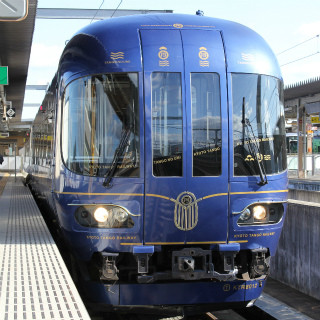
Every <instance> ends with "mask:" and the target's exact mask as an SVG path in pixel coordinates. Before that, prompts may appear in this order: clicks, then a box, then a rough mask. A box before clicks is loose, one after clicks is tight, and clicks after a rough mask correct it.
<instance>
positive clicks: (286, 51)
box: [22, 0, 320, 120]
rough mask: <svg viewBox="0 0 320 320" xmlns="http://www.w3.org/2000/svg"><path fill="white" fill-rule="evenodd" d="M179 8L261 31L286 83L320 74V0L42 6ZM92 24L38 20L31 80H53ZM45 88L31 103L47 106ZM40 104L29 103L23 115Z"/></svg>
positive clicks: (61, 1)
mask: <svg viewBox="0 0 320 320" xmlns="http://www.w3.org/2000/svg"><path fill="white" fill-rule="evenodd" d="M118 6H119V9H141V10H142V9H149V10H156V9H157V10H173V12H174V13H187V14H195V12H196V11H197V10H202V11H203V12H204V15H205V16H209V17H214V18H220V19H226V20H231V21H235V22H238V23H241V24H243V25H246V26H247V27H249V28H251V29H253V30H254V31H256V32H257V33H259V34H260V35H261V36H262V37H263V38H264V39H265V40H266V41H267V43H268V44H269V45H270V47H271V49H272V50H273V51H274V53H275V54H276V56H277V58H278V61H279V64H280V66H281V71H282V76H283V79H284V84H285V86H288V85H290V84H294V83H297V82H300V81H305V80H308V79H311V78H315V77H319V76H320V36H319V34H320V15H319V12H320V0H303V1H297V0H197V1H195V0H193V1H191V0H175V1H172V0H162V1H158V0H157V1H154V0H122V1H121V0H38V8H74V9H79V8H82V9H97V10H98V9H99V7H101V9H116V8H117V7H118ZM90 23H91V19H88V20H75V19H63V20H62V19H59V20H54V19H36V24H35V30H34V35H33V44H32V48H31V56H30V63H29V70H28V78H27V84H30V85H35V84H40V85H44V84H48V83H50V82H51V80H52V78H53V76H54V74H55V72H56V70H57V66H58V62H59V58H60V55H61V53H62V51H63V48H64V46H65V43H66V42H67V41H68V40H69V39H71V37H72V35H73V34H74V33H76V32H77V31H78V30H79V29H81V28H82V27H84V26H86V25H88V24H90ZM44 95H45V92H44V91H39V90H38V91H34V90H27V91H26V93H25V100H24V103H25V104H30V103H32V104H36V105H39V106H40V105H41V102H42V99H43V97H44ZM38 108H39V107H24V108H23V113H22V120H30V119H33V118H34V116H35V115H36V112H37V110H38Z"/></svg>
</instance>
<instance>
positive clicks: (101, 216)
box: [93, 207, 109, 223]
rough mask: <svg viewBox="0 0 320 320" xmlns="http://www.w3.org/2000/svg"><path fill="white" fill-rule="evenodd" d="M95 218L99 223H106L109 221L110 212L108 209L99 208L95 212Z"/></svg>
mask: <svg viewBox="0 0 320 320" xmlns="http://www.w3.org/2000/svg"><path fill="white" fill-rule="evenodd" d="M93 216H94V218H95V219H96V220H97V222H101V223H104V222H106V221H107V220H108V216H109V212H108V210H107V209H105V208H102V207H99V208H97V209H96V210H94V213H93Z"/></svg>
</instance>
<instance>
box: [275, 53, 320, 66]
mask: <svg viewBox="0 0 320 320" xmlns="http://www.w3.org/2000/svg"><path fill="white" fill-rule="evenodd" d="M319 53H320V51H317V52H314V53H312V54H309V55H307V56H304V57H301V58H299V59H296V60H293V61H289V62H287V63H284V64H282V65H280V67H283V66H286V65H288V64H291V63H294V62H297V61H300V60H304V59H307V58H310V57H312V56H315V55H317V54H319Z"/></svg>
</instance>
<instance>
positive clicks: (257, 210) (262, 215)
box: [252, 205, 267, 221]
mask: <svg viewBox="0 0 320 320" xmlns="http://www.w3.org/2000/svg"><path fill="white" fill-rule="evenodd" d="M252 212H253V217H254V219H255V220H258V221H262V220H265V219H266V217H267V210H266V208H265V207H263V206H260V205H257V206H254V207H253V208H252Z"/></svg>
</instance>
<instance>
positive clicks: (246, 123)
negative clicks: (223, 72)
mask: <svg viewBox="0 0 320 320" xmlns="http://www.w3.org/2000/svg"><path fill="white" fill-rule="evenodd" d="M245 103H246V100H245V97H243V100H242V121H241V122H242V125H243V127H245V128H246V129H247V137H248V148H249V152H250V153H251V155H252V156H253V158H254V160H255V161H256V164H257V167H258V171H259V176H260V181H259V182H258V183H257V184H258V185H259V186H264V185H265V184H267V183H268V179H267V173H266V170H265V168H264V165H263V162H262V161H263V160H261V161H259V159H258V155H260V156H261V152H260V148H259V141H258V139H257V138H256V136H255V134H254V132H253V129H252V126H251V123H250V120H249V119H248V118H245ZM249 128H250V129H251V133H250V131H249ZM250 135H251V137H252V138H253V139H250ZM243 148H244V130H243Z"/></svg>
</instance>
